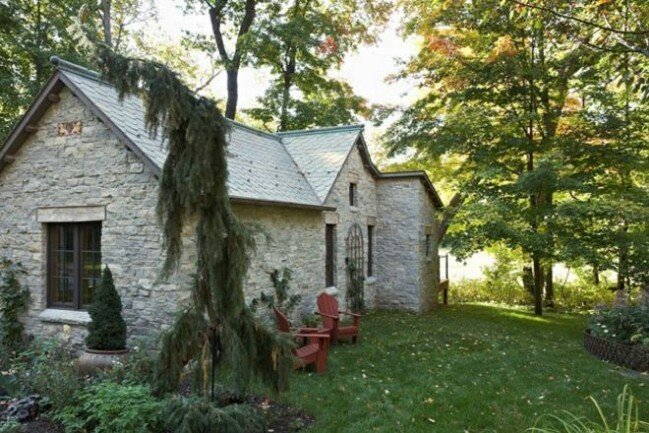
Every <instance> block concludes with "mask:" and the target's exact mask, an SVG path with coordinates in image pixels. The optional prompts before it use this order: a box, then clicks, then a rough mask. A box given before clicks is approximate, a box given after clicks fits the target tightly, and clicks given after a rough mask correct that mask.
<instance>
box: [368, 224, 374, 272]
mask: <svg viewBox="0 0 649 433" xmlns="http://www.w3.org/2000/svg"><path fill="white" fill-rule="evenodd" d="M372 275H374V226H367V276H368V277H371V276H372Z"/></svg>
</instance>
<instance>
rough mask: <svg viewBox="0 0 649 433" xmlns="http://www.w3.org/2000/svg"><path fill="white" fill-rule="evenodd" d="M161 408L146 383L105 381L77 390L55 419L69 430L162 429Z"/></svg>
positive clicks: (132, 432)
mask: <svg viewBox="0 0 649 433" xmlns="http://www.w3.org/2000/svg"><path fill="white" fill-rule="evenodd" d="M161 409H162V403H160V402H158V401H156V400H155V399H154V398H153V397H152V396H151V392H150V389H149V388H148V387H147V386H145V385H129V384H121V385H120V384H117V383H114V382H107V381H104V382H99V383H97V384H94V385H89V386H87V387H86V388H84V389H82V390H81V391H79V392H77V393H76V394H75V396H74V403H73V404H72V405H69V406H67V407H65V408H64V409H63V410H61V411H59V412H58V413H57V414H56V415H55V419H56V420H57V421H59V422H61V423H62V424H63V425H64V426H65V431H66V433H77V432H94V433H114V432H123V433H148V432H158V431H160V415H161V414H160V412H161Z"/></svg>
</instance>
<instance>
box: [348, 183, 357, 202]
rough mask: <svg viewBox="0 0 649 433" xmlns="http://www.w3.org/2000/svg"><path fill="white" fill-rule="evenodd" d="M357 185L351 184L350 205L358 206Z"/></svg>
mask: <svg viewBox="0 0 649 433" xmlns="http://www.w3.org/2000/svg"><path fill="white" fill-rule="evenodd" d="M357 189H358V188H357V186H356V184H355V183H353V182H351V183H350V184H349V205H350V206H358V191H357Z"/></svg>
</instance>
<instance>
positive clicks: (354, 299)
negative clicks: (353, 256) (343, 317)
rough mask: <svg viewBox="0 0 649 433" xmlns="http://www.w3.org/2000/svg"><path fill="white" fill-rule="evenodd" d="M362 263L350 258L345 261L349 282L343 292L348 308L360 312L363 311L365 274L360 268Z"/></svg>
mask: <svg viewBox="0 0 649 433" xmlns="http://www.w3.org/2000/svg"><path fill="white" fill-rule="evenodd" d="M361 266H362V264H360V263H356V262H355V261H354V260H350V261H349V263H347V278H349V283H350V284H348V285H347V292H346V293H345V301H346V302H347V306H348V307H349V309H350V310H351V311H353V312H355V313H362V312H363V311H365V291H364V287H365V276H364V275H363V273H362V271H361V272H359V270H360V269H361Z"/></svg>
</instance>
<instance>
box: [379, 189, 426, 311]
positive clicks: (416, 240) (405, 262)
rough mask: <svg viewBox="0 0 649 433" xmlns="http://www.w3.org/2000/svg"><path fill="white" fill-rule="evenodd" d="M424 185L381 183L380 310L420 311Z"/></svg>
mask: <svg viewBox="0 0 649 433" xmlns="http://www.w3.org/2000/svg"><path fill="white" fill-rule="evenodd" d="M419 188H420V181H419V180H418V179H394V178H393V179H379V180H378V182H377V203H378V214H379V218H378V224H377V230H376V237H377V239H376V256H377V263H376V265H377V274H378V275H379V276H380V281H381V284H380V286H379V287H380V288H379V290H378V291H377V294H376V306H377V307H381V308H394V309H405V310H412V311H419V310H420V294H419V278H420V275H421V273H420V266H421V257H420V256H421V254H422V250H421V247H422V242H421V235H422V229H421V228H422V224H421V223H420V213H419V206H420V200H421V195H420V190H419Z"/></svg>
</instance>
